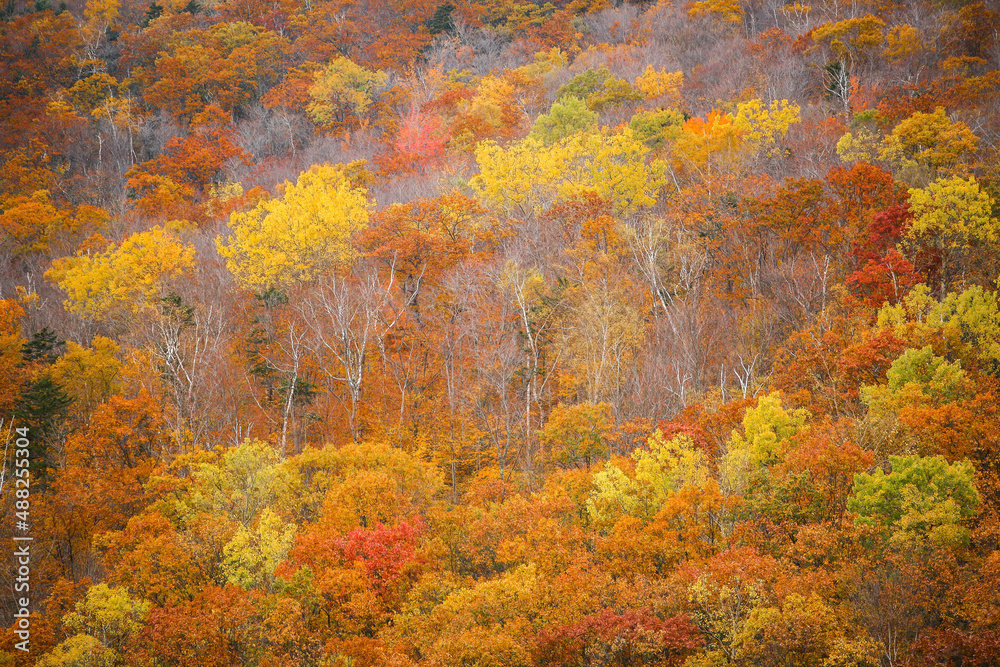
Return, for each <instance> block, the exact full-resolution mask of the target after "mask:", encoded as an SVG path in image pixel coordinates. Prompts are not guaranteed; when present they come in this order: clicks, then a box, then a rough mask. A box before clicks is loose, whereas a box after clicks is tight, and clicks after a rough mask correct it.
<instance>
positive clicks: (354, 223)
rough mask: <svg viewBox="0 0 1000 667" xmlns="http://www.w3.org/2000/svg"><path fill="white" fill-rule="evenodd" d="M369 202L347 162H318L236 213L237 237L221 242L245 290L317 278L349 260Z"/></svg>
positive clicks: (365, 220) (233, 221)
mask: <svg viewBox="0 0 1000 667" xmlns="http://www.w3.org/2000/svg"><path fill="white" fill-rule="evenodd" d="M370 206H371V204H370V202H369V200H368V192H367V190H366V189H365V188H363V187H356V186H354V185H353V184H352V182H351V180H350V178H349V177H348V175H347V173H346V170H345V169H344V168H343V167H335V166H332V165H328V164H326V165H315V166H313V167H311V168H310V169H309V170H308V171H304V172H302V173H301V174H299V177H298V179H297V181H296V182H295V184H292V183H289V182H287V181H286V182H285V188H284V192H283V193H282V197H281V198H280V199H269V200H265V201H263V202H261V203H260V204H258V205H257V206H256V207H254V208H253V209H251V210H250V211H247V212H245V213H239V212H237V213H234V214H233V216H232V218H231V219H230V222H229V226H230V228H231V229H232V230H233V234H232V236H230V237H229V238H228V239H226V240H225V241H223V239H222V238H221V237H220V238H218V239H216V247H217V248H218V250H219V254H220V255H222V256H223V257H225V258H226V259H227V260H228V261H227V262H226V266H227V267H228V268H229V270H230V271H231V272H232V273H233V274H234V276H235V277H236V280H237V281H238V282H239V284H240V285H241V286H243V287H244V288H246V289H250V290H254V291H260V292H262V291H264V290H265V289H267V288H270V287H286V286H288V285H290V284H291V283H293V282H295V281H309V280H313V279H315V278H316V277H318V276H319V275H322V274H323V273H326V272H329V271H332V270H336V269H337V268H338V267H341V266H343V265H344V264H345V263H347V262H348V261H349V260H350V258H351V248H350V240H351V237H352V235H353V234H355V233H357V232H359V231H360V230H362V229H364V227H365V225H367V223H368V217H369V208H370Z"/></svg>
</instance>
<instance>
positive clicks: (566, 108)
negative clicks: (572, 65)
mask: <svg viewBox="0 0 1000 667" xmlns="http://www.w3.org/2000/svg"><path fill="white" fill-rule="evenodd" d="M595 129H597V113H595V112H593V111H591V110H590V109H588V108H587V105H586V104H585V103H584V101H583V100H581V99H580V98H579V97H574V96H573V95H567V96H565V97H561V98H559V99H557V100H556V101H555V102H553V103H552V108H550V109H549V112H548V113H547V114H542V115H541V116H539V117H538V118H537V119H536V120H535V125H534V127H532V128H531V133H530V134H529V135H528V136H529V137H532V138H533V139H538V140H539V141H541V142H542V143H543V144H545V145H546V146H548V145H550V144H554V143H556V142H557V141H559V140H560V139H565V138H566V137H568V136H570V135H573V134H576V133H578V132H589V131H591V130H595Z"/></svg>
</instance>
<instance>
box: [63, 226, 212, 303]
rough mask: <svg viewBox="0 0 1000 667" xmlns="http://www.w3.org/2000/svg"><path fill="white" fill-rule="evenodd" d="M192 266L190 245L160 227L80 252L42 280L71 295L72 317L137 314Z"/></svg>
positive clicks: (67, 301) (165, 292)
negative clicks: (121, 240)
mask: <svg viewBox="0 0 1000 667" xmlns="http://www.w3.org/2000/svg"><path fill="white" fill-rule="evenodd" d="M193 268H194V247H193V246H190V245H187V244H185V243H183V242H181V241H180V240H179V239H178V238H177V237H176V235H175V234H174V233H173V232H171V231H169V230H167V229H163V228H162V227H153V228H152V229H150V230H148V231H145V232H139V233H137V234H133V235H132V236H130V237H128V238H127V239H125V240H124V241H123V242H122V244H121V245H115V244H113V243H112V244H111V245H109V246H108V248H107V249H106V250H105V251H104V252H100V253H90V252H86V251H80V252H78V253H77V254H76V255H75V256H74V257H63V258H60V259H57V260H55V261H54V262H52V268H51V269H49V270H48V271H46V272H45V278H46V279H47V280H49V281H51V282H54V283H56V284H57V285H59V287H60V288H62V290H63V291H64V292H66V294H67V296H68V297H69V298H68V299H67V300H66V301H65V302H64V303H65V305H66V307H67V308H68V309H69V310H71V311H72V312H74V313H77V314H79V315H83V316H86V317H92V318H94V319H104V318H106V317H108V316H109V315H112V314H115V313H118V312H124V313H138V312H140V311H142V310H146V309H148V308H151V307H153V303H154V301H155V300H156V299H157V298H158V297H162V296H165V295H166V294H167V291H168V285H169V282H170V281H171V280H172V279H175V278H177V277H179V276H181V275H183V274H185V273H187V272H189V271H190V270H191V269H193Z"/></svg>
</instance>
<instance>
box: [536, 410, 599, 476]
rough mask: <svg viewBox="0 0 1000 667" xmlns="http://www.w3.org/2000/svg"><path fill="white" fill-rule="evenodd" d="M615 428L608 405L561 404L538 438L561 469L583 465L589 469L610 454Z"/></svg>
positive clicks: (551, 415) (553, 412) (551, 413)
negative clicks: (609, 446) (611, 436)
mask: <svg viewBox="0 0 1000 667" xmlns="http://www.w3.org/2000/svg"><path fill="white" fill-rule="evenodd" d="M612 425H613V422H612V420H611V406H610V405H608V404H607V403H597V404H594V403H581V404H579V405H571V406H567V405H563V404H562V403H560V404H559V405H557V406H556V407H555V408H553V409H552V412H550V413H549V418H548V420H547V421H546V422H545V427H544V428H543V429H542V430H541V431H540V432H539V434H538V438H539V440H540V441H541V443H542V445H543V446H544V447H545V448H546V449H547V450H548V451H549V456H550V457H551V459H552V461H554V462H555V463H557V464H558V465H560V466H578V465H580V464H581V463H583V464H584V466H585V467H586V468H587V469H590V464H591V463H592V462H594V461H595V460H596V459H598V458H601V457H603V456H604V455H605V454H606V453H607V452H608V446H607V443H606V441H607V440H608V438H609V436H610V434H611V433H610V432H611V428H612Z"/></svg>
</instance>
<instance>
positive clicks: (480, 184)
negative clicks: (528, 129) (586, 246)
mask: <svg viewBox="0 0 1000 667" xmlns="http://www.w3.org/2000/svg"><path fill="white" fill-rule="evenodd" d="M648 153H649V148H648V147H647V146H646V145H645V144H643V143H642V142H640V141H638V140H637V139H636V138H635V137H634V136H633V133H632V130H631V129H630V128H626V129H625V131H624V132H621V133H602V134H597V133H592V134H574V135H571V136H568V137H566V138H564V139H562V140H560V141H557V142H555V143H553V144H550V145H545V144H543V143H542V142H541V141H539V140H538V139H535V138H533V137H528V138H527V139H525V140H524V141H520V142H517V143H515V144H513V145H511V146H510V147H509V148H503V147H501V146H499V145H497V144H496V143H494V142H492V141H486V142H483V143H481V144H479V145H478V146H477V147H476V161H477V162H478V163H479V170H480V171H479V174H478V175H477V176H475V177H473V179H472V182H471V184H472V188H473V189H474V190H475V191H476V194H477V195H479V198H480V200H482V201H483V202H484V203H485V204H486V205H487V206H489V207H490V208H493V209H494V210H497V211H499V212H501V213H503V214H506V215H508V216H511V217H521V218H526V217H530V216H533V215H538V214H540V213H542V212H543V211H544V210H545V209H547V208H549V207H550V206H551V205H552V204H554V203H556V202H558V201H562V200H565V199H569V198H571V197H573V196H575V195H580V194H584V193H586V192H593V193H596V194H598V195H600V196H601V197H602V198H604V199H607V200H609V201H611V202H612V205H613V208H614V210H615V212H616V213H617V214H619V215H632V214H634V213H636V212H638V211H639V210H640V209H641V208H643V207H647V206H652V205H653V204H655V203H656V197H657V194H658V192H659V189H660V187H662V186H663V184H664V183H665V182H666V179H665V178H664V173H665V165H664V164H663V163H662V162H661V161H653V162H651V163H647V162H646V161H645V158H646V155H647V154H648Z"/></svg>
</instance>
